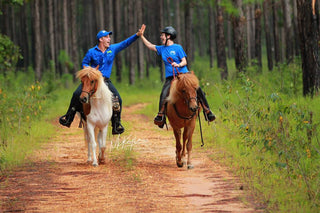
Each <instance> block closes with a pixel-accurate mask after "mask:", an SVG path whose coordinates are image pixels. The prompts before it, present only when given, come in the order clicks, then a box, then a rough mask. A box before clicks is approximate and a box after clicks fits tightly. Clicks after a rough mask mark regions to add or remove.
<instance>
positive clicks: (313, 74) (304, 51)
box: [297, 0, 319, 96]
mask: <svg viewBox="0 0 320 213" xmlns="http://www.w3.org/2000/svg"><path fill="white" fill-rule="evenodd" d="M297 8H298V29H299V35H300V49H301V60H302V79H303V95H304V96H307V95H311V96H313V95H315V94H316V93H317V92H318V90H319V56H318V54H319V46H318V27H317V23H316V19H315V18H316V17H317V16H313V15H312V9H311V2H310V0H297Z"/></svg>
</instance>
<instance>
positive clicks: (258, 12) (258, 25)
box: [254, 3, 262, 71]
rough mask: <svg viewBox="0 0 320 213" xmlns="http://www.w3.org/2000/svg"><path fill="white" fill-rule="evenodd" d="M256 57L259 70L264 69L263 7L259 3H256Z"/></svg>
mask: <svg viewBox="0 0 320 213" xmlns="http://www.w3.org/2000/svg"><path fill="white" fill-rule="evenodd" d="M254 14H255V16H254V17H255V25H256V26H255V30H256V32H255V39H254V40H255V51H254V53H255V59H256V63H257V65H258V67H259V68H260V69H259V70H260V71H262V69H261V67H262V60H261V31H262V30H261V15H262V13H261V7H260V4H259V3H257V4H256V5H255V13H254Z"/></svg>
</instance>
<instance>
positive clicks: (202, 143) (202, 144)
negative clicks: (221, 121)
mask: <svg viewBox="0 0 320 213" xmlns="http://www.w3.org/2000/svg"><path fill="white" fill-rule="evenodd" d="M198 119H199V127H200V135H201V147H203V146H204V142H203V136H202V127H201V120H200V109H199V110H198Z"/></svg>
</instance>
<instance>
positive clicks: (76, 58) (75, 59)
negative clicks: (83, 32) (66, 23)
mask: <svg viewBox="0 0 320 213" xmlns="http://www.w3.org/2000/svg"><path fill="white" fill-rule="evenodd" d="M70 4H71V32H72V39H71V42H72V45H71V46H72V61H73V74H75V73H76V72H77V71H78V70H79V69H80V64H79V56H78V42H77V35H78V32H77V23H76V21H77V20H76V11H77V7H76V0H71V1H70ZM73 76H75V75H73Z"/></svg>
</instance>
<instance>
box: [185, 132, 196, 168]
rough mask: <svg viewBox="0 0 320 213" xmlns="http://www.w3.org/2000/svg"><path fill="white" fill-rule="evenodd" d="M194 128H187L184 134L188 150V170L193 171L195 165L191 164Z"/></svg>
mask: <svg viewBox="0 0 320 213" xmlns="http://www.w3.org/2000/svg"><path fill="white" fill-rule="evenodd" d="M193 131H194V128H192V126H191V127H190V128H185V131H184V132H183V143H184V144H185V143H186V142H187V143H186V145H187V146H186V148H187V151H188V158H187V168H188V169H193V165H192V163H191V153H192V135H193Z"/></svg>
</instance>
